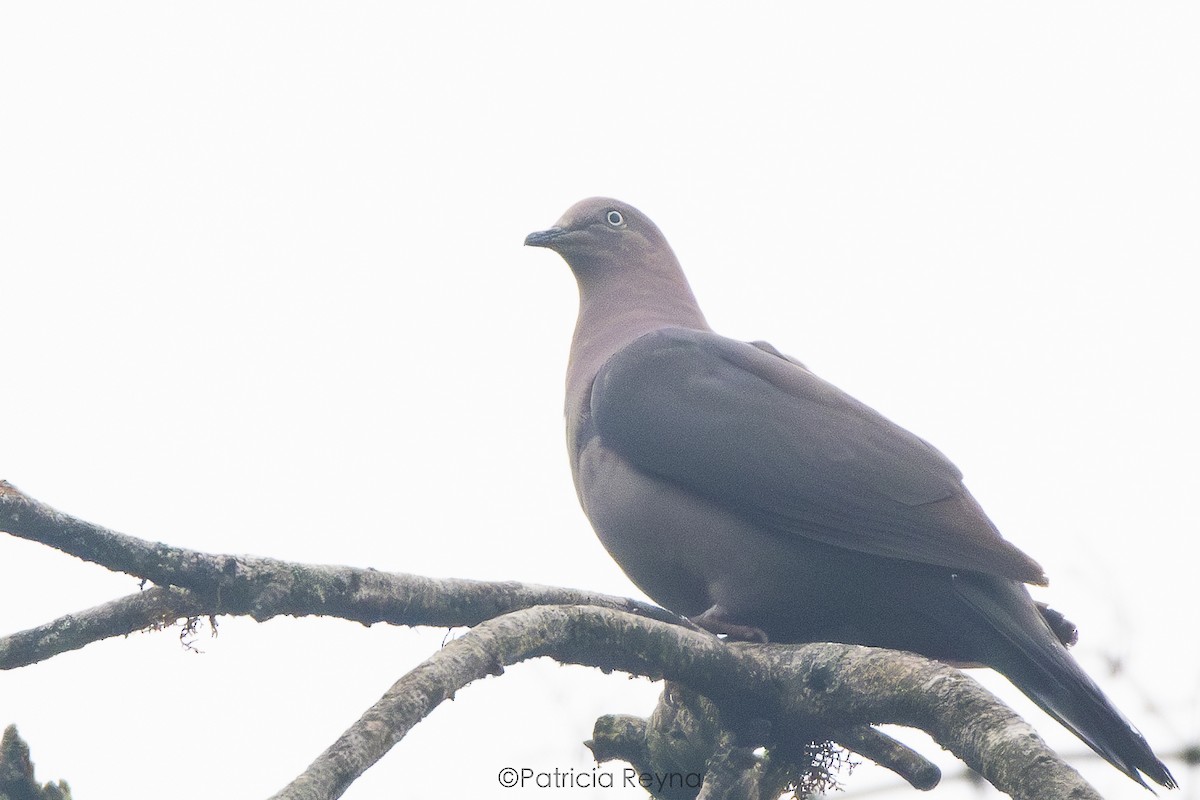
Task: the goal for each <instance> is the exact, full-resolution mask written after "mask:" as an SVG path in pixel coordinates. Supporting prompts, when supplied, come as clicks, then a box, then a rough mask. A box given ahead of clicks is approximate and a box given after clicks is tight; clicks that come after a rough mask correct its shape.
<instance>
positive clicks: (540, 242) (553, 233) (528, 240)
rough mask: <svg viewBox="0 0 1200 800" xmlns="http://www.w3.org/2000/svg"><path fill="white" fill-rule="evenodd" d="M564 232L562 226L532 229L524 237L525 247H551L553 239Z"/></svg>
mask: <svg viewBox="0 0 1200 800" xmlns="http://www.w3.org/2000/svg"><path fill="white" fill-rule="evenodd" d="M564 233H566V231H565V230H563V229H562V228H550V229H548V230H544V231H534V232H533V233H531V234H529V235H528V236H526V237H525V245H526V247H551V246H552V245H553V244H554V240H555V239H557V238H558V237H560V236H562V235H563V234H564Z"/></svg>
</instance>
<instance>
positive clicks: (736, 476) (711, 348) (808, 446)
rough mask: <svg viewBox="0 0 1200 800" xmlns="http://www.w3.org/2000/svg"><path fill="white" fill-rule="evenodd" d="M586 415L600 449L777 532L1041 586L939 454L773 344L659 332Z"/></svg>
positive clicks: (595, 397) (1037, 573) (598, 393)
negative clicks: (800, 365) (766, 346)
mask: <svg viewBox="0 0 1200 800" xmlns="http://www.w3.org/2000/svg"><path fill="white" fill-rule="evenodd" d="M590 405H591V413H592V421H593V422H594V424H595V426H596V431H597V433H598V434H599V435H600V438H601V442H602V443H603V444H604V446H606V447H609V448H612V449H613V450H615V451H616V452H617V453H619V454H620V455H621V456H623V457H624V458H625V459H627V460H628V461H629V462H631V463H632V464H633V465H634V466H635V467H637V468H638V469H639V470H642V471H644V472H646V473H650V474H653V475H655V476H657V477H659V478H661V479H665V480H668V481H671V482H673V483H675V484H677V485H680V486H682V487H684V488H686V489H688V490H690V491H691V492H693V493H695V494H697V495H700V496H703V497H704V498H706V499H707V500H709V501H715V502H717V503H719V504H721V505H722V506H724V507H726V508H729V509H730V510H732V511H735V512H736V513H738V514H741V515H743V516H744V517H747V518H749V519H751V520H753V521H754V522H756V523H757V524H759V525H762V526H764V527H767V528H769V529H772V530H776V531H779V532H781V533H785V534H790V535H798V536H805V537H809V538H811V539H815V540H817V541H821V542H824V543H826V544H831V545H835V546H838V547H844V548H847V549H850V550H856V551H859V552H863V553H870V554H873V555H879V556H887V557H891V558H897V559H904V560H907V561H918V562H924V563H928V564H936V565H940V566H945V567H949V568H951V569H962V570H973V571H977V572H983V573H988V574H992V575H997V576H1001V577H1006V578H1012V579H1015V580H1020V581H1025V582H1030V583H1044V582H1045V576H1044V574H1043V572H1042V569H1041V567H1040V566H1038V564H1037V563H1036V562H1035V561H1033V559H1031V558H1029V557H1028V556H1026V555H1025V554H1024V553H1022V552H1021V551H1020V550H1018V549H1017V548H1016V547H1014V546H1013V545H1011V544H1009V543H1008V542H1007V541H1005V540H1004V539H1003V538H1002V537H1001V536H1000V534H999V532H998V531H997V530H996V528H995V526H994V525H992V523H991V521H990V520H988V518H987V516H986V515H984V513H983V510H982V509H981V508H980V507H979V505H978V503H977V502H976V501H975V499H974V498H973V497H971V495H970V494H969V493H968V492H967V490H966V488H965V487H964V486H963V485H962V474H961V473H960V472H959V471H958V469H957V468H956V467H955V466H954V465H953V464H952V463H950V461H949V460H948V459H947V458H946V457H945V456H943V455H942V454H941V453H940V452H938V450H937V449H935V448H934V447H933V446H931V445H929V444H928V443H926V442H925V441H924V440H923V439H920V438H919V437H917V436H914V435H913V434H911V433H909V432H908V431H906V430H904V429H903V428H901V427H899V426H898V425H895V424H894V423H892V422H890V421H889V420H887V419H886V418H884V417H883V416H881V415H880V414H878V413H877V412H875V411H873V410H872V409H870V408H868V407H867V406H865V405H863V404H862V403H860V402H858V401H857V400H855V399H854V398H852V397H850V396H849V395H847V394H845V393H844V392H842V391H840V390H839V389H837V388H836V387H834V386H832V385H831V384H829V383H826V382H825V381H823V380H821V379H820V378H818V377H816V376H815V375H813V374H812V373H811V372H809V371H808V370H807V369H804V368H802V367H798V366H796V364H794V363H792V362H791V361H789V360H785V358H784V357H782V356H780V355H778V351H775V350H774V349H773V348H772V349H771V350H766V349H764V348H763V347H762V346H761V345H757V344H755V345H751V344H746V343H743V342H737V341H734V340H732V339H727V338H725V337H723V336H719V335H717V334H714V333H710V332H706V331H696V330H689V329H684V328H664V329H661V330H657V331H654V332H652V333H649V334H646V335H645V336H642V337H641V338H639V339H638V340H636V341H635V342H633V343H632V344H630V345H629V346H627V347H625V348H624V349H622V350H621V351H619V352H618V353H617V354H616V355H614V356H613V357H612V358H611V359H609V361H608V362H607V363H606V364H605V365H604V367H603V368H602V369H601V370H600V371H599V373H598V374H597V376H596V379H595V381H594V382H593V384H592V390H591V397H590Z"/></svg>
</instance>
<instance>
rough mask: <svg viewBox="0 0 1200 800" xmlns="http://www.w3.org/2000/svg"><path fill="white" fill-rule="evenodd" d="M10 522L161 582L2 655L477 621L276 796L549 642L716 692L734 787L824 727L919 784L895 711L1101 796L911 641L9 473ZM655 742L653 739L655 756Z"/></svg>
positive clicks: (592, 659) (907, 720) (359, 761)
mask: <svg viewBox="0 0 1200 800" xmlns="http://www.w3.org/2000/svg"><path fill="white" fill-rule="evenodd" d="M0 529H4V530H7V531H8V532H10V533H12V534H14V535H16V536H20V537H22V538H25V539H29V540H31V541H37V542H41V543H43V544H46V545H48V546H50V547H53V548H56V549H58V550H61V551H62V552H65V553H69V554H71V555H74V556H76V557H79V558H82V559H85V560H88V561H92V562H94V563H97V564H100V565H102V566H105V567H107V568H109V569H111V570H114V571H120V572H126V573H129V574H131V575H135V576H137V577H140V578H143V579H145V580H149V581H152V582H154V583H157V584H159V586H160V588H157V589H151V590H149V591H147V592H142V593H139V594H137V595H132V596H129V597H125V598H121V599H119V600H115V601H112V602H110V603H107V604H105V605H102V606H98V607H96V608H93V609H89V610H87V611H83V612H80V613H78V614H74V615H69V616H66V617H62V618H60V619H58V620H55V621H53V622H51V623H48V624H47V625H43V626H39V627H38V628H34V629H32V630H29V631H25V632H22V633H17V634H13V635H11V636H8V637H4V638H2V639H0V668H11V667H13V666H19V665H25V664H30V663H34V662H36V661H39V660H42V659H44V658H49V657H51V656H53V655H56V654H58V653H61V652H65V651H67V650H71V649H76V648H78V647H82V646H84V645H85V644H87V643H89V642H91V641H97V640H99V639H103V638H106V637H109V636H115V635H121V634H125V633H129V632H131V631H133V630H137V629H140V628H144V627H155V626H160V625H163V624H165V623H166V622H167V621H170V620H174V619H178V618H179V617H181V616H183V617H189V618H190V617H193V616H199V615H204V614H209V615H215V614H246V615H249V616H251V617H253V618H255V619H258V620H265V619H269V618H271V617H273V616H276V615H279V614H291V615H295V616H303V615H323V616H334V617H341V618H344V619H349V620H354V621H358V622H362V623H364V624H371V623H374V622H390V623H394V624H398V625H436V626H451V627H454V626H462V625H474V626H475V627H474V628H473V629H472V630H470V631H469V632H467V633H466V634H465V635H463V636H462V637H460V638H458V639H456V640H454V641H452V642H450V643H449V644H448V645H447V646H446V647H444V648H443V649H442V650H440V651H439V652H437V653H435V654H434V655H433V656H431V657H430V658H429V659H427V660H426V661H425V662H424V663H423V664H421V665H420V666H419V667H417V668H416V669H414V670H413V671H411V672H410V673H408V674H407V675H405V676H404V677H403V678H401V679H400V680H399V681H398V682H397V683H396V684H395V685H394V686H393V687H392V688H391V689H390V690H389V691H388V692H387V693H386V694H385V695H384V696H383V698H381V699H380V700H379V701H378V702H377V703H376V704H375V705H373V706H372V707H371V708H370V709H368V710H367V712H366V713H365V714H364V715H363V716H362V718H361V719H360V720H359V721H358V722H357V723H355V724H354V725H353V726H351V728H350V729H348V730H347V731H346V732H345V733H344V734H343V735H342V736H341V737H339V738H338V740H337V741H335V742H334V743H333V745H331V746H330V748H329V749H328V750H326V752H325V753H323V754H322V755H321V756H319V757H318V758H317V760H316V761H314V762H313V764H312V765H311V766H310V767H309V768H308V769H307V770H305V772H304V773H302V774H301V775H300V776H299V777H297V778H296V780H295V781H293V782H292V783H291V784H289V785H288V786H287V787H286V788H285V789H284V790H282V791H281V792H280V793H279V794H278V795H276V797H278V798H306V799H307V798H334V797H337V796H339V795H340V794H341V793H342V792H343V791H344V790H345V788H346V787H347V786H349V785H350V783H351V782H352V781H353V780H354V779H355V778H357V777H358V775H360V774H362V772H363V770H365V769H367V768H368V767H369V766H370V765H371V764H373V763H375V761H377V760H378V759H379V758H380V757H382V756H383V754H384V753H386V752H387V751H388V750H389V749H390V748H391V747H392V746H393V745H394V744H395V743H396V742H397V741H399V740H400V739H401V738H402V737H403V736H405V735H406V734H407V732H408V731H409V730H410V729H411V728H412V726H413V725H415V724H416V723H417V722H419V721H420V720H421V719H423V718H424V716H425V715H427V714H428V713H429V712H430V711H432V710H433V708H435V707H436V706H437V705H438V704H439V703H441V702H442V701H443V700H445V699H446V698H447V697H453V695H454V693H455V692H456V691H457V690H458V689H460V688H462V687H463V686H466V685H467V684H469V683H471V682H472V681H475V680H478V679H479V678H481V677H484V676H486V675H490V674H500V673H501V672H503V668H504V667H505V666H506V665H508V664H513V663H516V662H519V661H523V660H526V659H529V658H535V657H539V656H550V657H552V658H554V659H556V660H558V661H560V662H563V663H574V664H582V665H588V666H594V667H599V668H601V669H604V670H621V671H624V672H628V673H631V674H635V675H642V676H646V677H649V678H653V679H659V678H663V677H666V678H669V679H671V680H673V681H677V682H679V683H681V684H684V685H685V686H686V687H687V688H688V690H689V691H692V692H696V693H698V694H700V695H703V697H704V698H708V700H711V701H712V703H713V704H715V707H716V709H717V710H718V712H719V718H720V726H719V727H718V728H716V729H715V730H716V735H715V738H713V737H710V738H711V739H712V740H713V741H715V742H716V745H714V746H713V747H711V748H709V752H708V753H707V755H705V761H704V764H705V770H706V772H707V773H708V774H709V775H710V778H711V781H712V782H711V784H710V785H711V788H710V789H709V792H710V794H711V793H712V792H715V791H717V789H718V788H721V787H722V786H723V787H727V788H726V789H725V790H724V794H723V796H727V797H733V796H738V795H737V793H738V792H741V793H742V795H745V796H750V794H751V793H752V792H756V791H758V785H759V779H758V778H755V779H754V781H752V782H746V781H745V780H743V779H744V778H745V777H746V776H747V775H748V774H749V773H750V772H751V771H754V770H758V771H759V773H762V772H763V771H762V770H761V769H759V765H758V764H757V763H756V762H755V761H754V759H752V758H749V753H750V751H749V750H747V749H746V748H748V747H753V746H757V745H760V744H762V745H768V746H769V747H770V748H774V749H775V751H776V752H777V753H778V754H779V755H780V756H781V757H782V758H783V759H785V760H786V759H792V760H793V761H795V760H797V758H798V757H797V756H796V754H797V753H799V752H801V751H802V750H803V748H804V747H805V746H806V743H809V742H813V741H818V742H819V741H823V740H825V739H835V740H837V741H840V742H842V743H843V744H844V745H846V746H848V747H850V748H853V749H855V750H856V751H858V752H861V753H863V754H864V755H866V756H867V757H869V758H872V759H873V760H876V761H879V762H880V763H882V764H884V765H885V766H887V767H889V768H891V769H894V770H896V771H897V772H899V773H900V774H901V775H904V776H905V777H906V779H908V780H909V781H910V782H911V783H913V785H916V786H921V785H926V784H931V782H936V780H935V777H934V776H936V769H934V768H932V765H929V764H928V762H925V761H924V759H922V758H921V757H920V756H917V755H916V754H915V753H913V752H912V751H911V750H908V749H907V748H904V747H903V746H901V745H899V744H898V743H895V742H893V741H892V740H891V739H890V738H888V737H886V736H884V735H883V734H880V733H879V732H877V731H874V730H873V729H872V728H870V725H872V724H874V723H881V722H893V723H898V724H901V725H908V726H911V727H918V728H921V729H923V730H925V731H927V732H928V733H930V735H932V736H933V737H934V739H936V740H937V741H938V742H939V743H941V744H942V746H943V747H946V748H947V749H949V750H951V751H952V752H954V753H955V754H956V755H958V757H959V758H961V759H962V760H963V761H965V762H966V763H967V764H968V765H970V766H971V767H972V768H974V769H975V770H977V771H978V772H980V773H981V774H983V775H984V776H985V777H986V778H987V779H988V780H989V781H991V782H992V783H993V784H994V785H995V786H997V788H999V789H1000V790H1001V791H1005V792H1007V793H1009V794H1010V795H1012V796H1013V797H1014V798H1019V799H1020V800H1024V799H1025V798H1029V799H1030V800H1032V798H1060V797H1061V798H1066V797H1071V798H1074V800H1087V798H1096V797H1097V795H1096V794H1095V792H1094V791H1093V790H1092V789H1091V787H1089V786H1088V785H1087V784H1086V783H1084V782H1083V780H1082V779H1081V778H1080V777H1079V775H1078V774H1077V773H1075V771H1074V770H1072V769H1071V768H1070V767H1068V766H1067V765H1066V764H1064V763H1063V762H1062V761H1061V760H1060V759H1058V757H1057V756H1056V755H1054V753H1053V752H1052V751H1050V750H1049V749H1047V748H1046V746H1045V745H1044V744H1043V743H1042V741H1041V739H1040V738H1038V736H1037V734H1036V733H1034V732H1033V730H1032V729H1031V728H1030V727H1029V726H1028V725H1027V724H1026V723H1024V722H1023V721H1022V720H1021V719H1020V718H1019V717H1017V716H1016V715H1015V714H1014V713H1013V712H1012V711H1010V710H1009V709H1008V708H1007V707H1006V706H1004V705H1003V704H1002V703H1000V702H999V701H998V700H996V699H995V698H994V697H993V696H991V695H990V694H988V693H987V692H986V691H985V690H984V689H982V688H981V687H980V686H979V685H978V684H977V683H975V682H974V681H973V680H971V679H970V678H968V677H966V676H965V675H963V674H962V673H960V672H958V671H957V670H954V669H952V668H950V667H948V666H945V665H942V664H937V663H935V662H931V661H928V660H926V659H924V658H921V657H919V656H915V655H912V654H909V653H899V652H892V651H883V650H875V649H871V648H865V647H855V646H850V645H838V644H811V645H802V646H782V645H752V644H743V643H727V642H724V641H722V640H720V639H717V638H716V637H714V636H712V635H711V634H708V633H705V632H700V631H698V630H697V629H696V628H695V626H694V625H691V623H689V622H688V621H686V620H684V619H682V618H680V617H678V616H676V615H674V614H671V613H670V612H667V611H665V610H663V609H660V608H657V607H655V606H652V605H649V604H645V603H639V602H636V601H633V600H629V599H626V598H620V597H612V596H609V595H601V594H595V593H590V592H580V591H575V590H570V589H559V588H555V587H546V586H529V585H522V584H518V583H485V582H480V581H464V580H434V579H431V578H425V577H421V576H416V575H403V574H391V573H382V572H376V571H374V570H369V569H353V568H350V567H341V566H318V565H308V564H294V563H289V562H285V561H280V560H276V559H268V558H255V557H249V556H230V555H214V554H208V553H202V552H199V551H195V550H188V549H185V548H177V547H171V546H169V545H165V544H162V543H152V542H147V541H144V540H141V539H137V538H135V537H132V536H127V535H124V534H120V533H116V532H114V531H110V530H107V529H105V528H102V527H100V526H97V525H93V524H91V523H88V522H84V521H82V520H78V519H75V518H73V517H70V516H68V515H66V514H62V513H61V512H58V511H55V510H54V509H52V508H50V507H48V506H46V505H44V504H42V503H39V502H37V501H36V500H33V499H31V498H28V497H26V496H25V495H23V494H22V493H21V492H19V491H18V490H17V489H16V488H15V487H13V486H12V485H11V484H8V483H6V482H2V481H0ZM653 727H654V726H653V725H650V726H648V728H647V730H648V731H649V730H650V729H652V728H653ZM654 751H655V748H654V746H653V740H648V748H647V752H648V753H649V758H650V759H651V761H652V762H653V761H654V759H655V752H654ZM780 763H783V762H780ZM1035 767H1036V768H1035ZM760 777H761V774H760ZM776 777H778V776H776ZM718 784H721V786H718ZM752 784H753V785H752ZM719 794H720V793H719Z"/></svg>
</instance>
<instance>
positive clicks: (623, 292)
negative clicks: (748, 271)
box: [566, 253, 710, 418]
mask: <svg viewBox="0 0 1200 800" xmlns="http://www.w3.org/2000/svg"><path fill="white" fill-rule="evenodd" d="M667 257H668V259H669V260H667V259H662V258H661V257H660V260H659V261H658V264H659V265H660V267H663V266H666V267H669V268H660V269H658V270H655V271H653V272H651V271H640V270H639V271H636V272H634V271H632V270H628V269H619V268H613V266H612V265H597V267H598V268H596V269H577V270H576V279H577V281H578V283H579V318H578V319H577V320H576V323H575V336H574V338H573V339H572V340H571V358H570V363H569V364H568V366H567V408H566V412H567V417H568V418H570V417H572V416H573V415H575V414H580V413H582V412H583V411H584V410H585V407H586V402H587V397H586V396H587V394H588V391H589V388H590V386H591V383H592V379H593V378H595V377H596V373H597V372H598V371H599V370H600V368H601V367H602V366H604V363H605V362H606V361H608V359H609V358H611V357H612V356H613V354H615V353H616V352H617V351H618V350H620V349H622V348H623V347H625V346H626V345H628V344H629V343H630V342H632V341H633V340H635V339H637V338H638V337H639V336H642V335H644V334H647V333H650V332H651V331H655V330H658V329H660V328H670V327H679V328H692V329H695V330H703V331H707V330H710V328H709V327H708V323H707V322H706V321H705V319H704V314H703V313H701V311H700V306H699V305H698V304H697V303H696V297H695V295H694V294H692V289H691V287H690V286H689V285H688V282H687V278H685V277H684V275H683V271H682V270H681V269H679V266H678V263H677V262H675V258H674V255H673V254H669V253H668V254H667ZM664 262H665V263H664ZM576 406H578V407H576Z"/></svg>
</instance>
